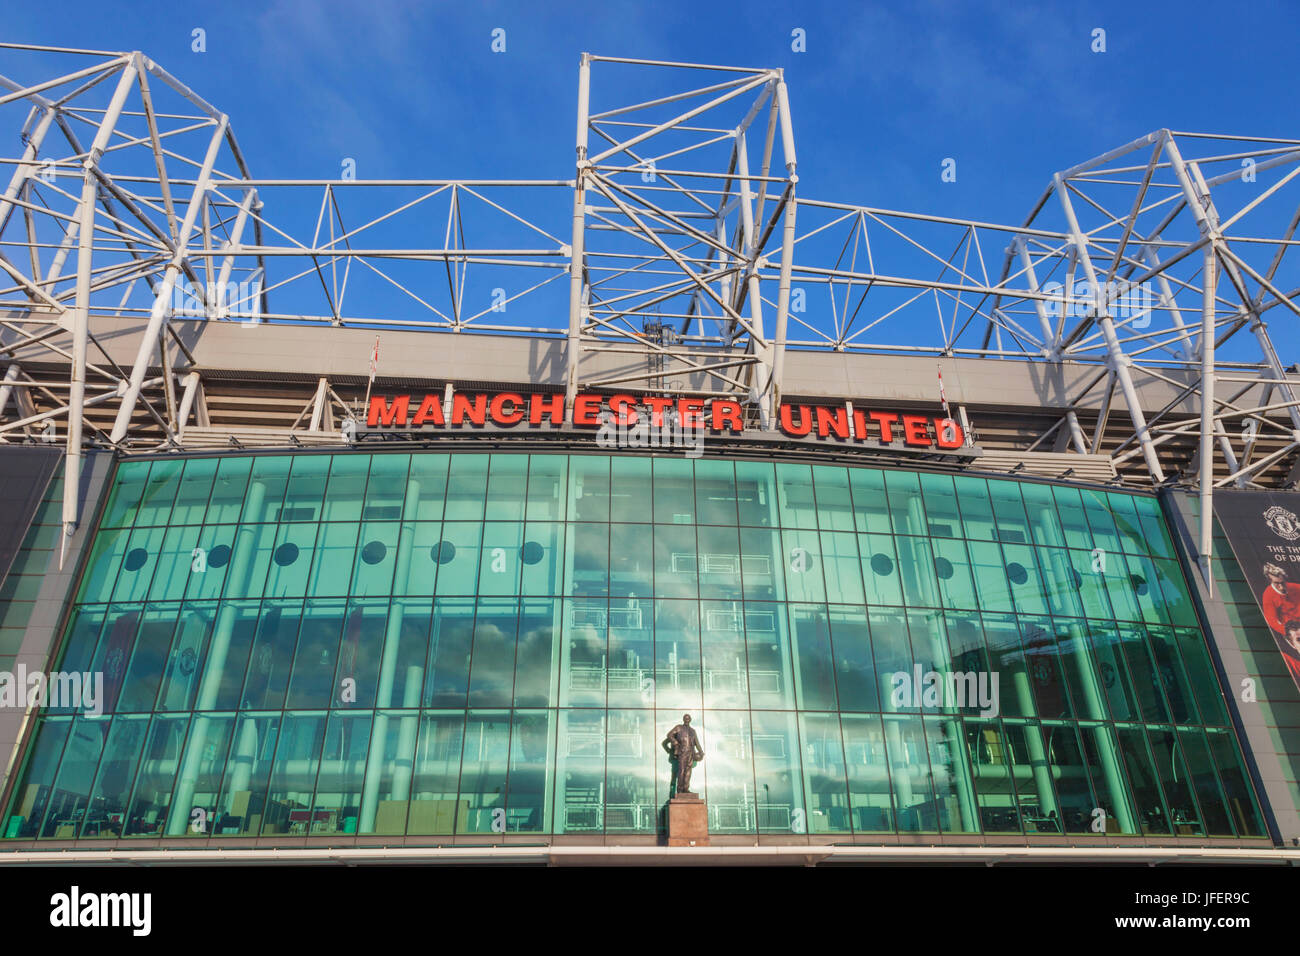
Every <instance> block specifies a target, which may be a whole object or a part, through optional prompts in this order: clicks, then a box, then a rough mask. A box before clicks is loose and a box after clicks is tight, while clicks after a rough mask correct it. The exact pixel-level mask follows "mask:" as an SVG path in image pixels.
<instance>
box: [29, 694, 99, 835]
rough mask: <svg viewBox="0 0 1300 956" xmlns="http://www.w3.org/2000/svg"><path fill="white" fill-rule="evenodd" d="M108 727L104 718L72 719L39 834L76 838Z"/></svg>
mask: <svg viewBox="0 0 1300 956" xmlns="http://www.w3.org/2000/svg"><path fill="white" fill-rule="evenodd" d="M108 730H109V722H108V721H107V720H103V719H98V720H96V719H93V718H87V717H78V718H76V720H74V721H73V722H72V725H71V731H70V733H69V734H68V740H67V744H66V746H65V747H64V749H63V756H62V760H60V761H59V769H58V773H57V775H55V776H54V777H53V783H52V785H51V786H50V789H49V799H48V803H47V805H46V807H45V819H44V824H43V825H42V826H40V831H39V836H40V837H42V838H44V839H55V840H71V839H74V838H75V837H76V835H77V830H78V829H79V828H80V826H81V824H82V822H83V820H84V819H85V816H86V810H87V806H88V803H89V800H90V788H91V785H92V783H93V782H94V777H95V769H96V767H98V765H99V758H100V756H101V755H102V754H103V752H104V739H105V737H106V735H107V734H108ZM51 762H52V761H51ZM47 779H48V778H47ZM32 822H36V821H35V820H34V819H33V821H32Z"/></svg>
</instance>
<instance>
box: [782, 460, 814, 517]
mask: <svg viewBox="0 0 1300 956" xmlns="http://www.w3.org/2000/svg"><path fill="white" fill-rule="evenodd" d="M776 481H777V486H778V490H779V492H780V520H781V527H783V528H816V527H817V505H816V501H815V500H814V498H813V484H812V468H811V466H809V465H796V464H790V463H784V462H783V463H781V464H778V465H777V466H776Z"/></svg>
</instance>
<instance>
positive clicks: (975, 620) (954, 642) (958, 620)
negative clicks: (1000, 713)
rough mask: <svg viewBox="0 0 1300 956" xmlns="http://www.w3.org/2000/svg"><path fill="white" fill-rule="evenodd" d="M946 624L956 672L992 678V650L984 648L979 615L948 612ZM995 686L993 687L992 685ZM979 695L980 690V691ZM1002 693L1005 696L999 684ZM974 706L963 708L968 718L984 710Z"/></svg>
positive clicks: (950, 657) (946, 613) (950, 655)
mask: <svg viewBox="0 0 1300 956" xmlns="http://www.w3.org/2000/svg"><path fill="white" fill-rule="evenodd" d="M944 622H945V624H946V625H947V631H948V654H949V659H950V660H951V661H952V667H953V670H955V671H961V672H963V673H965V674H976V675H979V674H988V675H990V678H987V679H986V681H987V680H988V679H991V674H992V670H993V669H992V667H991V666H990V665H989V652H988V648H986V647H985V646H984V623H983V622H982V621H981V620H980V616H979V614H978V613H976V612H975V611H947V612H945V613H944ZM988 686H991V685H988ZM976 690H977V692H978V686H977V687H976ZM998 693H999V694H1000V693H1002V686H1001V682H1000V681H999V685H998ZM977 704H978V701H976V702H975V704H974V705H973V704H971V703H970V702H968V703H967V705H966V706H965V707H963V708H959V709H960V710H961V711H962V712H963V713H965V714H977V713H979V711H980V707H979V706H977Z"/></svg>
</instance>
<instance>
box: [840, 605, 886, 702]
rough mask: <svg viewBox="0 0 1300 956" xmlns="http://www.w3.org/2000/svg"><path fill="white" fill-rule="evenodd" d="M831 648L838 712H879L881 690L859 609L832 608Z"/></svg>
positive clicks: (865, 620) (869, 640)
mask: <svg viewBox="0 0 1300 956" xmlns="http://www.w3.org/2000/svg"><path fill="white" fill-rule="evenodd" d="M829 622H830V629H831V646H832V648H833V653H834V662H835V685H836V688H837V690H838V695H839V709H840V710H841V711H868V712H876V711H879V710H880V688H879V686H878V685H877V683H876V669H875V665H874V659H873V656H872V653H871V636H870V632H869V630H868V628H867V619H866V616H865V614H863V612H862V610H861V609H860V608H842V607H831V608H830V612H829Z"/></svg>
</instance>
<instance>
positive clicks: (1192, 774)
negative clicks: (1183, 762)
mask: <svg viewBox="0 0 1300 956" xmlns="http://www.w3.org/2000/svg"><path fill="white" fill-rule="evenodd" d="M1178 744H1179V749H1180V750H1181V751H1182V752H1183V754H1184V756H1185V757H1186V759H1187V769H1188V780H1189V781H1190V783H1191V785H1192V786H1193V787H1194V788H1195V790H1196V802H1197V804H1198V805H1199V806H1200V809H1201V822H1202V823H1203V824H1204V826H1205V832H1206V833H1208V834H1209V835H1210V836H1233V835H1234V834H1233V830H1232V821H1231V820H1229V819H1228V811H1227V802H1226V801H1225V800H1224V797H1223V788H1222V787H1221V786H1220V785H1219V776H1218V774H1217V773H1216V772H1215V769H1214V760H1213V759H1212V758H1211V757H1210V748H1209V746H1208V745H1207V744H1206V742H1205V732H1204V731H1202V730H1198V729H1195V728H1188V727H1180V728H1178Z"/></svg>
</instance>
